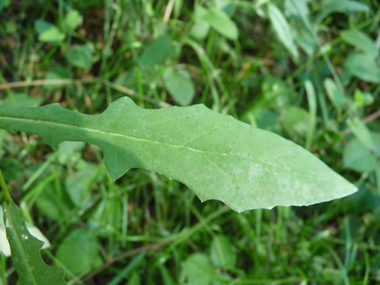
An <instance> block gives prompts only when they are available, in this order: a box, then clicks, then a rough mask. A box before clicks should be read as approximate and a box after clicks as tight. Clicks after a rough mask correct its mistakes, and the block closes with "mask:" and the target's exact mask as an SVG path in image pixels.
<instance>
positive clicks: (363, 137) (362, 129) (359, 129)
mask: <svg viewBox="0 0 380 285" xmlns="http://www.w3.org/2000/svg"><path fill="white" fill-rule="evenodd" d="M347 124H348V125H349V126H350V128H351V130H352V132H353V133H354V135H355V137H356V138H357V139H358V140H359V141H360V142H361V143H362V144H363V145H364V146H366V147H367V148H368V149H369V150H371V149H372V146H373V140H372V136H371V133H370V132H369V130H368V128H367V127H366V126H365V125H364V124H363V123H362V121H360V119H359V118H358V117H355V118H353V119H348V120H347Z"/></svg>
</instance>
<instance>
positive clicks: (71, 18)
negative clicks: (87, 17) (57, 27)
mask: <svg viewBox="0 0 380 285" xmlns="http://www.w3.org/2000/svg"><path fill="white" fill-rule="evenodd" d="M82 21H83V17H82V16H81V15H80V14H79V11H77V10H71V11H70V12H69V13H67V14H66V16H65V19H64V28H65V31H67V32H71V31H75V30H76V29H77V28H78V27H79V26H80V25H82Z"/></svg>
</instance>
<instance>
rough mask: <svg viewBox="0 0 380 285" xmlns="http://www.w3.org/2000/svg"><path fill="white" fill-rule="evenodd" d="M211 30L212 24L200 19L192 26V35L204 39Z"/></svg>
mask: <svg viewBox="0 0 380 285" xmlns="http://www.w3.org/2000/svg"><path fill="white" fill-rule="evenodd" d="M209 31H210V24H209V23H207V22H205V21H202V20H198V21H196V22H195V23H194V25H193V27H192V28H191V31H190V35H191V36H192V37H193V38H194V39H197V40H203V39H205V38H206V37H207V35H208V32H209Z"/></svg>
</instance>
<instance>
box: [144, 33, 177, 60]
mask: <svg viewBox="0 0 380 285" xmlns="http://www.w3.org/2000/svg"><path fill="white" fill-rule="evenodd" d="M175 54H176V47H175V46H174V44H173V42H172V40H171V39H170V37H168V36H162V37H159V38H157V39H156V40H155V41H154V42H153V43H152V44H151V45H150V46H148V47H147V48H146V49H145V50H144V51H143V53H142V54H141V56H140V62H141V64H142V65H145V66H151V65H155V64H162V63H164V62H165V61H166V60H167V59H169V58H171V57H174V56H175Z"/></svg>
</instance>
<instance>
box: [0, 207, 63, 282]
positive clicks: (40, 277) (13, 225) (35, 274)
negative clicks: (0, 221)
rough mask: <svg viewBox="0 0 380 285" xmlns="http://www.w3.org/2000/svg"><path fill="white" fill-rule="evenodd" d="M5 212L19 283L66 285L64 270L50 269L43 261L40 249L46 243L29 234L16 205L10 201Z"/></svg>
mask: <svg viewBox="0 0 380 285" xmlns="http://www.w3.org/2000/svg"><path fill="white" fill-rule="evenodd" d="M4 212H5V213H4V218H5V225H6V231H7V237H8V239H9V244H10V246H11V253H12V260H13V264H14V266H15V268H16V270H17V273H18V276H19V283H20V284H23V285H36V284H38V285H51V284H57V285H60V284H62V285H63V284H66V283H65V281H64V271H63V269H62V268H58V267H55V266H51V267H49V266H48V265H47V264H46V263H45V262H44V261H43V260H42V258H41V254H40V249H41V247H42V246H43V244H44V243H43V242H42V241H40V240H38V239H36V238H35V237H34V236H32V235H31V234H30V233H29V231H28V229H27V227H26V225H25V219H24V217H23V215H22V214H21V212H20V210H19V208H18V207H17V206H16V204H15V203H14V202H13V201H10V202H9V204H8V205H7V207H6V210H4Z"/></svg>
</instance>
